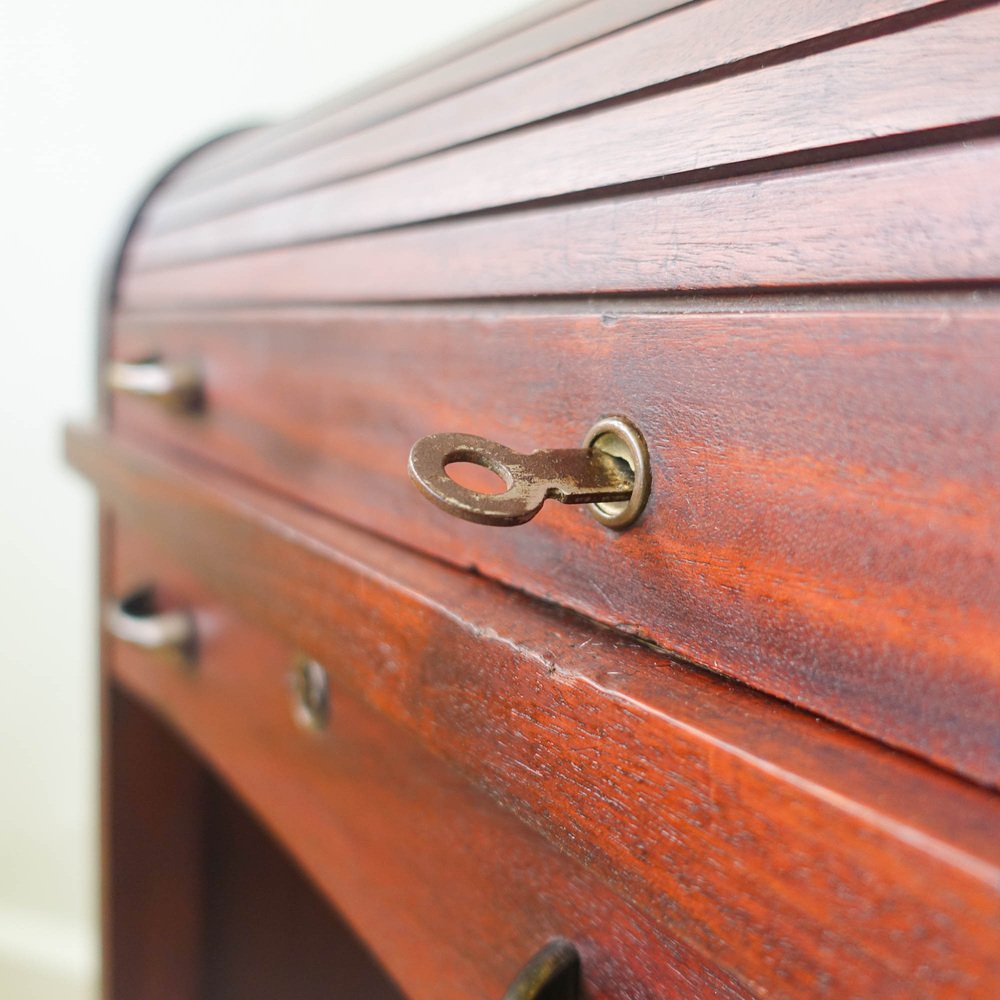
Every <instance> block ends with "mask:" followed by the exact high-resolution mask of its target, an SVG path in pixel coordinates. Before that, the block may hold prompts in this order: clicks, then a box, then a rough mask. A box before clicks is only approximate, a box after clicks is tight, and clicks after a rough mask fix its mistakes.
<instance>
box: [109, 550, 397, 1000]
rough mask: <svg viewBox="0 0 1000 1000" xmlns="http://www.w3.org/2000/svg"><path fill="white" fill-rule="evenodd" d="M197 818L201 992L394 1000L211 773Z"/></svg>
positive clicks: (247, 999) (225, 999)
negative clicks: (201, 849)
mask: <svg viewBox="0 0 1000 1000" xmlns="http://www.w3.org/2000/svg"><path fill="white" fill-rule="evenodd" d="M126 544H127V543H126ZM152 668H153V669H155V668H156V664H153V666H152ZM205 822H206V845H205V872H206V880H205V889H206V901H205V923H206V928H205V929H206V935H205V944H204V949H205V970H204V979H203V990H202V995H203V996H204V997H206V998H209V1000H275V997H284V996H292V997H294V1000H360V998H364V1000H403V994H402V993H401V992H400V991H399V989H398V987H396V986H394V985H393V984H392V983H391V982H390V981H389V979H388V978H387V977H386V974H385V972H384V971H383V970H382V969H381V968H380V967H379V966H378V964H377V963H376V962H375V960H374V959H373V958H372V957H371V955H370V954H368V952H367V951H366V950H365V949H364V947H363V946H362V944H361V942H360V941H359V940H358V939H357V937H356V936H355V935H354V934H353V933H352V931H351V930H350V928H349V927H348V926H347V925H346V924H344V922H343V921H342V920H341V919H340V917H339V916H338V915H337V914H336V913H334V911H333V910H332V909H331V907H330V905H329V902H328V901H327V900H326V899H325V898H324V897H323V895H322V894H321V893H320V892H319V890H318V889H317V888H316V887H315V886H313V885H312V884H310V883H309V882H308V881H307V880H306V879H305V877H304V876H303V873H302V872H301V871H300V870H299V869H298V868H297V867H296V866H295V865H294V864H293V862H292V861H291V859H290V858H289V857H288V855H287V854H286V853H285V852H284V851H282V850H281V848H280V846H279V845H278V843H277V842H276V841H275V840H274V839H273V838H272V837H271V836H269V835H268V834H267V832H266V831H265V830H264V829H263V828H262V827H261V825H260V823H259V822H258V821H257V820H256V818H255V817H254V816H253V815H251V814H250V813H249V811H248V810H247V809H246V808H245V807H244V806H243V805H242V804H241V803H240V802H238V801H237V800H236V799H235V798H234V797H233V795H232V794H231V793H230V792H229V791H228V790H227V789H226V787H225V786H224V785H222V784H220V783H219V782H218V781H211V782H210V784H209V796H208V800H207V803H206V809H205Z"/></svg>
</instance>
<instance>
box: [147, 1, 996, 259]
mask: <svg viewBox="0 0 1000 1000" xmlns="http://www.w3.org/2000/svg"><path fill="white" fill-rule="evenodd" d="M998 35H1000V9H997V8H996V7H988V8H986V9H985V10H982V11H975V12H973V13H969V14H965V15H963V16H961V17H953V18H950V19H948V20H945V21H940V22H936V23H933V24H929V25H925V26H923V27H919V28H913V29H911V30H909V31H904V32H902V33H899V34H894V35H889V36H886V37H881V38H875V39H872V40H870V41H866V42H860V43H857V44H854V45H848V46H845V47H843V48H839V49H835V50H833V51H831V52H825V53H822V54H820V55H816V56H812V57H811V58H808V59H801V60H797V61H795V62H791V63H784V64H781V65H778V66H772V67H769V68H766V69H762V70H759V71H757V72H755V73H752V74H750V75H742V76H738V77H735V78H732V79H727V80H722V81H720V82H718V83H709V84H705V85H703V86H701V87H696V88H694V89H691V90H682V91H680V92H677V93H669V94H664V95H662V96H658V97H650V98H647V99H645V100H642V101H636V102H631V103H628V104H626V105H622V106H615V107H612V108H608V109H607V110H603V111H595V112H592V113H591V114H588V115H584V116H580V117H573V118H569V119H565V120H560V121H556V122H552V123H550V124H543V125H539V126H538V127H536V128H532V129H528V130H522V131H518V132H515V133H511V134H507V135H501V136H497V137H495V138H492V139H487V140H483V141H482V142H477V143H474V144H472V145H466V146H462V147H460V148H458V149H454V150H451V151H447V152H443V153H440V154H438V155H435V156H431V157H427V158H423V159H420V160H417V161H414V162H412V163H402V164H400V165H398V166H395V167H389V168H386V169H385V170H380V171H376V172H375V173H373V174H371V175H366V176H363V177H356V178H352V179H348V180H344V181H340V182H338V183H336V184H332V185H328V186H325V187H321V188H316V189H312V190H308V191H304V192H302V193H300V194H295V195H290V196H289V197H287V198H282V199H279V200H277V201H273V202H266V203H264V204H261V205H254V206H251V207H250V208H246V209H243V210H241V211H236V212H233V213H230V214H227V215H225V216H223V217H222V218H217V219H211V220H209V221H207V222H203V223H197V224H195V225H192V226H189V227H186V228H184V229H181V230H179V231H177V232H173V233H166V234H164V235H162V236H149V237H147V238H146V239H141V240H138V241H136V245H135V247H134V249H133V252H132V254H131V257H130V260H131V264H132V266H133V267H134V268H136V269H150V268H158V267H170V266H172V265H177V264H178V263H181V262H184V261H189V260H192V259H201V258H214V257H221V256H225V255H227V254H234V253H245V252H247V251H251V250H260V249H264V248H268V247H272V246H275V245H286V244H294V243H303V242H310V241H315V240H327V239H331V238H334V237H339V236H345V235H349V234H354V233H361V232H367V231H371V230H378V229H388V228H391V227H394V226H400V225H412V224H413V223H416V222H423V221H426V220H429V219H440V218H445V217H447V216H451V215H462V214H468V213H472V212H478V211H483V210H485V209H497V208H500V207H502V206H506V205H516V204H520V203H527V202H532V201H538V200H541V199H545V198H554V197H558V196H563V195H566V194H576V193H579V192H581V191H596V190H598V189H602V188H611V187H614V186H615V185H621V184H627V183H630V182H635V181H643V180H648V179H650V178H657V179H660V181H661V182H662V181H664V180H666V179H668V178H672V177H677V176H678V175H691V174H693V175H694V176H696V177H698V178H705V177H708V176H710V175H711V174H710V172H711V171H714V170H717V169H718V168H732V167H733V165H734V164H748V163H749V164H755V163H756V162H757V161H761V160H772V161H774V160H777V159H778V158H780V157H786V156H789V155H791V154H797V153H800V152H802V151H806V150H809V151H813V152H816V151H821V150H826V151H828V150H829V149H830V148H831V147H837V146H846V145H849V144H853V143H864V144H865V145H867V146H870V147H874V148H876V149H877V148H880V143H881V141H882V140H885V139H888V138H891V137H894V136H899V135H901V134H903V133H915V132H921V131H927V130H933V129H939V128H946V127H950V126H954V125H959V124H968V123H972V122H978V121H982V120H984V119H988V118H992V117H995V116H997V115H1000V60H998V59H997V58H996V44H995V39H996V38H997V36H998ZM706 122H711V123H712V127H711V128H709V129H706V127H705V123H706ZM869 151H870V149H869ZM825 155H826V156H828V155H829V153H828V152H827V153H825ZM753 169H754V170H756V169H758V168H756V167H754V168H753Z"/></svg>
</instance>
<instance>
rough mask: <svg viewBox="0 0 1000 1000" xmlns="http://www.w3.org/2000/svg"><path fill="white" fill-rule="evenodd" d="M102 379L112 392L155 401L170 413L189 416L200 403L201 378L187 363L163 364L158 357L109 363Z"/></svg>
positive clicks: (198, 408)
mask: <svg viewBox="0 0 1000 1000" xmlns="http://www.w3.org/2000/svg"><path fill="white" fill-rule="evenodd" d="M106 378H107V383H108V387H109V388H110V389H111V390H112V391H113V392H124V393H127V394H129V395H130V396H144V397H146V398H148V399H155V400H156V401H157V402H159V403H162V404H163V405H164V406H166V407H167V408H168V409H171V410H176V411H179V412H184V413H193V412H196V411H197V410H200V409H201V407H202V405H203V403H204V398H205V397H204V383H203V380H202V374H201V371H200V369H199V368H198V366H197V365H195V364H194V363H192V362H190V361H164V360H162V359H161V358H159V357H152V358H144V359H143V360H142V361H112V362H111V363H110V364H109V365H108V368H107V373H106Z"/></svg>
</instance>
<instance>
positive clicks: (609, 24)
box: [175, 0, 692, 190]
mask: <svg viewBox="0 0 1000 1000" xmlns="http://www.w3.org/2000/svg"><path fill="white" fill-rule="evenodd" d="M690 2H692V0H589V2H581V0H570V2H559V0H555V2H552V3H547V4H535V5H534V8H529V9H528V10H526V11H524V12H523V13H522V14H520V15H514V16H513V17H512V18H511V19H509V20H508V21H507V22H501V24H500V25H498V26H496V28H493V29H487V30H486V31H485V32H483V33H481V35H480V36H474V37H473V38H472V39H470V40H462V41H460V42H458V43H456V45H455V46H453V47H445V48H444V49H443V50H441V52H440V53H434V54H433V55H432V56H430V57H429V58H428V59H427V60H426V65H423V66H422V65H420V62H423V61H420V62H418V64H417V65H416V66H415V67H414V70H415V72H414V70H411V69H410V68H408V67H403V69H402V71H400V72H395V73H391V74H389V75H388V77H386V78H383V79H381V80H375V81H372V82H371V83H366V84H362V85H361V87H359V88H356V89H352V90H351V91H348V92H347V93H346V94H343V95H338V96H336V97H334V98H333V99H331V100H329V101H325V102H324V103H323V104H321V105H319V106H318V107H316V108H315V109H313V110H312V111H309V112H307V113H305V114H304V115H302V116H299V117H296V118H294V119H291V120H289V121H287V122H284V123H279V124H278V125H275V126H272V127H271V128H269V129H268V130H267V131H266V132H264V133H262V134H261V135H260V136H258V137H255V138H254V139H253V140H252V141H249V142H246V143H240V144H239V145H233V146H232V147H230V149H229V150H227V151H226V152H225V155H220V156H214V155H213V156H206V157H204V158H202V160H201V161H200V162H199V163H198V164H192V165H191V167H190V169H189V170H186V171H184V172H183V174H179V175H178V176H177V177H176V178H175V185H176V187H177V189H178V190H189V189H190V190H197V189H198V188H200V187H203V186H205V185H206V184H216V183H219V182H220V181H224V180H225V178H226V177H231V176H234V175H238V174H240V173H242V172H243V171H244V170H245V169H246V166H247V164H248V163H251V162H252V163H266V162H271V161H273V160H276V159H280V158H282V157H283V156H288V155H294V154H295V153H296V152H298V151H300V150H302V149H305V148H309V147H310V146H313V145H315V144H316V143H320V142H324V141H328V140H329V139H330V138H331V137H333V136H337V135H343V134H346V133H349V132H352V131H355V130H357V129H360V128H364V127H366V126H368V125H371V124H373V123H376V122H380V121H384V120H385V119H388V118H392V117H395V116H396V115H400V114H403V113H405V112H407V111H409V110H411V109H413V108H416V107H420V106H422V105H424V104H428V103H431V102H433V101H436V100H439V99H441V98H443V97H447V96H448V95H450V94H453V93H455V92H457V91H461V90H463V89H465V88H466V87H473V86H476V85H478V84H480V83H482V82H484V81H486V80H491V79H493V78H494V77H498V76H502V75H503V74H505V73H509V72H512V71H515V70H518V69H520V68H521V67H523V66H526V65H530V64H531V63H535V62H541V61H543V60H545V59H547V58H549V57H551V56H553V55H556V54H558V53H560V52H562V51H564V50H566V49H570V48H573V47H574V46H576V45H581V44H584V43H586V42H588V41H590V40H592V39H594V38H599V37H600V36H602V35H605V34H610V33H611V32H614V31H618V30H620V29H621V28H624V27H627V26H628V25H630V24H633V23H635V22H637V21H641V20H643V19H644V18H647V17H652V16H654V15H656V14H659V13H662V12H663V11H665V10H670V9H671V8H673V7H678V6H682V5H683V4H684V3H690ZM511 27H513V28H514V30H513V31H512V30H510V28H511Z"/></svg>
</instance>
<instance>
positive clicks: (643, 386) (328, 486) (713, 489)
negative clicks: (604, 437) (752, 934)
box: [114, 297, 1000, 783]
mask: <svg viewBox="0 0 1000 1000" xmlns="http://www.w3.org/2000/svg"><path fill="white" fill-rule="evenodd" d="M991 301H992V304H987V303H984V304H983V305H982V306H978V307H977V305H976V304H975V302H974V301H972V302H970V300H968V299H965V298H961V297H957V298H956V299H954V300H952V303H951V304H949V303H948V302H947V301H943V302H934V301H931V302H930V303H927V304H924V305H922V306H921V305H915V306H913V307H909V308H907V307H905V306H902V305H900V306H897V307H889V306H887V305H882V306H880V307H877V308H874V309H873V308H872V305H871V303H870V302H869V304H868V305H867V306H865V305H859V306H855V307H851V308H848V309H845V308H844V307H843V305H842V304H840V303H831V305H830V308H829V311H816V309H815V307H814V308H813V309H811V310H810V309H809V308H806V307H801V306H800V307H798V308H793V309H791V310H789V311H787V312H782V311H780V310H779V311H775V312H770V311H767V310H766V309H764V308H762V307H760V306H758V309H757V311H755V312H752V313H745V314H742V315H741V314H739V312H734V311H731V310H733V309H734V308H735V309H737V310H738V309H739V306H738V305H736V306H735V307H732V306H731V307H730V309H729V310H724V311H720V312H716V313H709V314H698V313H685V312H683V311H665V312H662V313H647V314H641V313H640V314H635V313H630V312H628V311H627V310H626V309H625V308H624V307H623V306H621V305H620V304H618V305H615V304H613V303H608V304H605V307H604V309H603V311H600V312H592V311H590V310H589V309H581V310H580V311H578V312H571V311H568V310H566V309H565V308H558V307H556V308H553V309H552V310H549V311H544V312H541V311H538V310H537V309H536V310H532V309H531V308H530V307H527V308H522V309H520V310H517V311H514V312H511V313H509V314H507V315H503V316H497V315H496V314H494V313H492V312H491V310H489V309H488V308H487V309H478V310H477V309H470V308H468V307H465V308H462V307H457V308H452V309H450V310H449V309H443V308H442V309H433V308H432V309H425V310H424V311H422V312H419V313H416V314H415V313H413V312H412V311H410V310H404V309H400V310H398V311H392V310H390V311H382V312H377V311H367V310H356V311H354V312H351V311H346V312H344V311H331V312H325V311H317V312H316V313H314V314H312V315H307V316H303V315H301V314H296V313H291V314H289V313H285V314H273V313H272V314H264V315H255V314H253V313H250V312H247V313H236V314H234V315H232V316H230V317H227V318H224V317H211V316H209V317H205V316H203V317H201V318H200V319H197V318H193V317H184V316H176V315H170V316H165V317H163V319H161V320H152V319H148V320H145V321H143V320H131V321H130V320H129V319H127V318H122V319H121V320H120V322H119V324H118V326H117V328H116V349H117V352H118V356H119V357H121V358H123V359H126V360H128V359H134V358H138V357H145V356H148V355H150V354H160V355H162V356H164V357H166V358H168V359H169V358H173V359H178V360H187V359H197V361H198V363H199V364H200V365H201V366H202V367H203V369H204V372H205V379H206V384H207V386H208V393H209V395H208V406H207V412H206V414H205V415H204V416H203V417H202V418H200V419H198V420H183V419H178V418H177V417H176V416H172V415H169V414H165V413H164V412H163V411H162V410H160V409H159V408H157V407H155V406H150V405H149V404H148V403H146V402H145V401H141V400H135V401H130V400H128V399H126V398H122V399H119V400H118V401H116V404H115V411H114V412H115V420H116V424H117V426H119V427H120V428H121V432H122V433H126V434H129V435H132V436H134V438H135V439H136V440H137V441H140V442H146V441H149V440H151V439H152V440H155V441H159V442H165V443H167V444H168V445H169V446H170V447H171V448H175V449H182V450H184V451H186V452H195V453H197V454H198V455H200V456H202V457H203V458H204V459H206V460H208V461H211V462H214V463H220V464H222V465H225V466H227V467H229V468H231V469H232V470H233V471H235V472H238V473H240V474H242V475H247V476H250V477H252V478H253V479H255V480H256V481H258V482H261V483H263V484H266V485H267V487H268V488H270V489H272V490H274V491H278V492H281V493H284V494H289V495H292V496H295V497H296V498H298V499H299V500H300V501H303V502H305V503H308V504H310V505H311V506H313V507H315V508H318V509H321V510H324V511H326V512H328V513H331V514H333V515H335V516H338V517H341V518H345V519H348V520H352V521H354V522H355V523H358V524H361V525H363V526H364V527H366V528H369V529H371V530H373V531H376V532H378V533H379V534H381V535H383V536H387V537H392V538H396V539H399V540H400V541H402V542H404V543H405V544H408V545H413V546H416V547H418V548H420V549H422V550H424V551H426V552H428V553H430V554H432V555H435V556H439V557H444V558H447V559H449V560H452V561H453V562H455V563H457V564H459V565H474V566H476V567H478V569H479V570H480V572H482V573H484V574H486V575H489V576H492V577H496V578H499V579H501V580H504V581H506V582H509V583H510V584H512V585H514V586H516V587H519V588H522V589H525V590H527V591H528V592H530V593H534V594H538V595H540V596H543V597H546V598H548V599H551V600H554V601H556V602H557V603H560V604H564V605H568V606H570V607H573V608H575V609H577V610H579V611H581V612H582V613H584V614H586V615H589V616H591V617H594V618H597V619H599V620H600V621H603V622H606V623H608V624H611V625H621V626H624V627H627V628H628V629H629V630H632V631H636V632H638V633H639V634H641V635H643V636H644V637H646V638H648V639H651V640H653V641H654V642H656V643H658V644H660V645H661V646H664V647H666V648H668V649H671V650H673V651H675V652H677V653H679V654H681V655H683V656H685V657H687V658H689V659H692V660H695V661H696V662H700V663H705V664H709V665H711V666H712V667H714V668H715V669H718V670H722V671H724V672H726V673H729V674H732V675H734V676H737V677H739V678H740V679H742V680H745V681H747V682H749V683H751V684H753V685H755V686H758V687H761V688H763V689H765V690H767V691H770V692H771V693H774V694H777V695H780V696H781V697H784V698H787V699H789V700H791V701H794V702H796V703H797V704H801V705H803V706H805V707H807V708H809V709H811V710H813V711H818V712H822V713H823V714H825V715H827V716H829V717H832V718H835V719H838V720H839V721H841V722H844V723H846V724H847V725H850V726H854V727H855V728H858V729H861V730H863V731H865V732H868V733H871V734H873V735H875V736H878V737H880V738H882V739H886V740H889V741H891V742H894V743H896V744H898V745H901V746H904V747H907V748H908V749H911V750H914V751H916V752H918V753H921V754H924V755H926V756H929V757H931V758H933V759H936V760H938V761H941V762H942V763H944V764H947V765H948V766H950V767H956V768H958V769H960V770H963V771H964V772H965V773H967V774H971V775H972V776H974V777H976V778H977V779H979V780H983V781H988V782H991V783H1000V725H998V723H997V719H1000V582H998V581H1000V576H998V574H997V560H998V558H1000V524H998V517H997V511H998V510H1000V493H998V485H997V470H998V468H1000V394H998V392H997V386H998V385H1000V349H998V341H997V336H996V331H997V329H998V327H1000V311H998V307H997V305H996V301H995V300H991ZM359 344H363V345H364V350H363V351H359V350H358V345H359ZM497 372H502V373H503V374H502V377H501V378H496V377H495V375H494V374H492V373H497ZM486 373H491V374H490V375H489V378H487V377H486ZM605 413H624V414H626V415H628V416H629V417H630V418H631V419H632V420H633V421H635V422H636V424H637V425H638V426H639V427H640V428H642V430H643V432H644V434H645V435H646V438H647V441H648V443H649V447H650V454H651V456H652V462H653V492H652V499H651V501H650V505H649V508H648V510H647V512H646V513H645V515H644V516H643V519H642V520H641V521H640V522H639V523H638V524H637V525H635V526H634V527H633V528H631V529H630V530H629V531H627V532H625V533H623V534H621V535H620V536H619V535H615V534H614V533H613V532H606V531H604V530H602V529H600V528H599V527H598V526H597V525H596V524H595V523H594V522H593V521H592V520H591V519H590V518H589V517H588V516H587V515H586V514H585V513H584V512H582V511H580V510H578V509H577V510H574V509H567V508H560V507H559V506H558V505H556V504H550V505H549V506H548V507H547V508H546V509H545V510H544V511H543V513H542V514H541V515H540V516H539V517H538V518H537V519H536V520H535V521H534V522H532V523H531V524H530V525H526V526H524V527H520V528H512V529H497V528H484V527H482V526H479V525H471V524H468V523H465V522H461V521H458V520H456V519H455V518H452V517H449V516H448V515H447V514H444V513H442V512H441V511H439V510H438V509H437V508H436V507H434V506H432V505H431V504H429V503H427V502H426V501H425V500H424V499H423V498H422V497H421V496H420V495H419V494H418V492H417V491H416V490H415V489H414V488H413V486H412V484H411V483H410V482H409V479H408V476H407V473H406V467H407V455H408V452H409V449H410V446H411V445H412V444H413V442H415V441H416V440H418V439H419V438H421V437H422V436H424V435H426V434H430V433H433V432H436V431H466V432H470V433H475V434H480V435H483V436H484V437H487V438H490V439H492V440H497V441H501V442H503V443H504V444H508V445H510V446H511V447H514V448H516V449H518V450H521V451H530V450H531V449H533V448H539V447H563V446H570V445H573V444H575V443H577V442H578V441H579V440H580V439H581V438H582V436H583V435H584V433H585V432H586V430H587V428H588V427H589V426H590V425H591V424H592V423H593V422H594V421H595V420H596V419H597V418H598V417H599V416H601V415H602V414H605Z"/></svg>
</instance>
